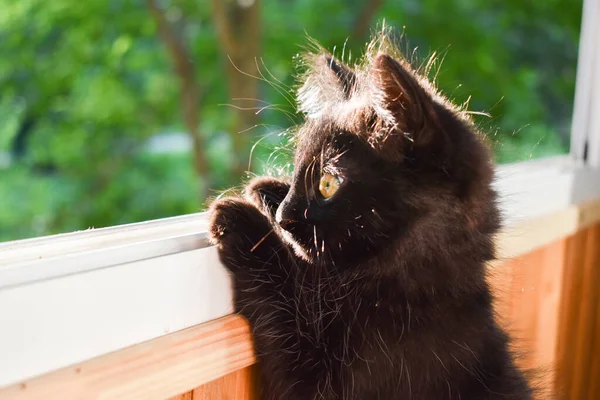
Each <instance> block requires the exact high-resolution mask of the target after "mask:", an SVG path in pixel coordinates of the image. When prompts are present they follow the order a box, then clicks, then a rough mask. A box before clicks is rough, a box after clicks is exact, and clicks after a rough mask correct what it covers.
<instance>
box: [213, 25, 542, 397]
mask: <svg viewBox="0 0 600 400" xmlns="http://www.w3.org/2000/svg"><path fill="white" fill-rule="evenodd" d="M305 60H306V62H307V63H308V68H307V72H306V74H305V75H304V77H303V79H304V84H303V85H302V86H301V88H300V90H299V93H298V102H299V109H300V110H301V111H302V112H304V113H305V115H306V119H305V122H304V123H303V124H302V125H301V126H300V127H299V128H298V132H297V148H296V154H295V168H294V174H293V177H292V178H291V179H289V180H280V179H275V178H257V179H254V180H253V181H251V182H250V183H249V185H248V186H247V187H246V189H245V194H244V197H234V198H226V199H222V200H219V201H217V202H215V203H213V205H212V207H211V222H210V232H211V240H212V242H213V243H214V244H216V245H217V246H218V249H219V254H220V257H221V260H222V262H223V264H224V265H225V266H226V267H227V268H228V269H229V271H231V273H232V276H233V282H234V289H235V302H236V309H237V311H238V312H240V313H241V314H242V315H243V316H245V317H246V318H247V319H248V320H249V321H250V324H251V327H252V333H253V337H254V341H255V348H256V352H257V356H258V359H259V366H260V372H261V382H262V384H261V387H262V392H261V396H262V398H264V399H385V400H388V399H423V400H430V399H457V400H459V399H461V400H476V399H530V398H531V389H530V387H529V385H528V383H527V381H526V380H525V378H524V377H523V375H522V373H521V372H520V371H519V370H518V369H517V368H516V367H515V365H514V362H513V358H512V356H511V354H510V353H509V350H508V338H507V336H506V335H505V334H504V333H503V331H502V330H501V329H500V328H499V327H498V326H497V325H496V323H495V321H494V318H493V312H492V305H491V295H490V290H489V287H488V285H487V284H486V280H485V263H486V262H487V261H489V260H491V259H493V257H494V243H493V236H494V234H495V233H496V232H497V231H498V229H499V226H500V218H499V213H498V210H497V207H496V194H495V193H494V191H493V190H492V189H491V186H490V184H491V181H492V177H493V169H492V164H491V163H490V159H489V154H488V151H487V149H486V147H485V146H484V145H483V144H482V142H481V140H480V139H479V137H478V135H477V132H476V131H475V128H474V126H473V125H472V124H471V123H470V121H469V119H468V117H467V116H466V115H465V114H463V113H462V112H461V111H459V110H458V109H457V108H455V107H454V106H452V105H451V104H450V103H449V102H448V101H446V100H445V99H444V98H443V97H442V96H441V95H440V94H438V93H437V92H435V91H434V89H433V88H432V87H431V85H430V84H429V83H428V82H427V81H426V80H425V79H424V78H423V77H420V76H418V75H417V74H416V73H415V72H414V71H413V70H412V69H411V68H410V66H409V65H408V64H407V63H406V61H404V60H403V59H402V58H401V57H400V56H399V55H398V52H397V51H396V50H394V48H393V46H391V45H390V44H389V43H388V41H387V40H386V38H385V37H378V38H376V39H375V40H374V41H373V43H372V44H371V45H370V46H369V48H368V50H367V55H366V56H365V57H364V61H363V62H362V64H360V65H358V66H354V67H352V68H351V67H348V66H346V65H344V64H343V63H342V62H341V61H339V60H335V59H334V58H333V57H332V56H331V55H329V54H326V53H320V54H309V55H307V57H306V58H305ZM325 173H329V174H332V175H336V176H339V177H340V178H341V181H342V183H341V185H340V187H339V189H338V191H337V192H336V193H335V194H334V195H333V196H331V198H329V199H325V198H323V196H322V195H321V194H320V193H319V181H320V178H321V176H322V175H323V174H325Z"/></svg>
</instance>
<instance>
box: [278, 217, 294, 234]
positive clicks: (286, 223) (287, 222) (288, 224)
mask: <svg viewBox="0 0 600 400" xmlns="http://www.w3.org/2000/svg"><path fill="white" fill-rule="evenodd" d="M296 222H297V221H294V220H293V219H278V220H277V223H278V224H279V226H280V227H282V228H283V229H285V230H286V231H289V230H291V229H292V226H293V225H294V224H295V223H296Z"/></svg>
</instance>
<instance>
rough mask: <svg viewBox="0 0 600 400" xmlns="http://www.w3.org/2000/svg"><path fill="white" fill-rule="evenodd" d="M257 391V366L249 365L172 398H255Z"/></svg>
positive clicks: (253, 399)
mask: <svg viewBox="0 0 600 400" xmlns="http://www.w3.org/2000/svg"><path fill="white" fill-rule="evenodd" d="M257 393H258V392H257V387H256V379H255V368H254V367H247V368H243V369H240V370H237V371H234V372H232V373H230V374H227V375H225V376H223V377H221V378H219V379H215V380H214V381H212V382H208V383H206V384H204V385H202V386H200V387H198V388H196V389H194V390H193V391H190V392H187V393H184V394H182V395H179V396H176V397H173V398H171V399H170V400H255V399H257V398H258V396H256V394H257Z"/></svg>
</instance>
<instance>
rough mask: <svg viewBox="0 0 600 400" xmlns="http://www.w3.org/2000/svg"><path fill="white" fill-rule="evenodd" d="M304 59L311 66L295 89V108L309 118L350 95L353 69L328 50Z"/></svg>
mask: <svg viewBox="0 0 600 400" xmlns="http://www.w3.org/2000/svg"><path fill="white" fill-rule="evenodd" d="M307 62H308V64H309V65H310V68H309V70H308V72H307V74H306V77H305V78H304V84H303V85H302V87H301V88H300V89H299V90H298V109H299V110H300V111H302V112H304V113H305V114H306V115H307V116H308V117H309V118H311V117H316V116H319V115H321V114H323V113H324V112H326V111H327V110H329V109H331V108H332V107H333V106H334V105H336V104H339V103H340V102H343V101H346V100H348V99H349V98H350V97H351V96H352V94H353V92H354V89H355V85H356V75H355V73H354V71H352V69H350V68H349V67H348V66H346V65H344V64H343V63H341V62H340V61H338V60H336V59H335V58H334V57H333V56H332V55H330V54H319V55H314V56H311V57H310V58H308V59H307Z"/></svg>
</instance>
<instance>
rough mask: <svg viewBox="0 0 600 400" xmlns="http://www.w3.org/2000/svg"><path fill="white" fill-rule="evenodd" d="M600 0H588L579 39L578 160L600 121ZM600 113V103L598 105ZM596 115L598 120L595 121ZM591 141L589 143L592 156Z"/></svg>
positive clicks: (574, 140)
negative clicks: (599, 25)
mask: <svg viewBox="0 0 600 400" xmlns="http://www.w3.org/2000/svg"><path fill="white" fill-rule="evenodd" d="M599 2H600V0H584V1H583V11H582V16H581V32H580V39H579V57H578V60H577V81H576V82H577V83H576V87H575V102H574V107H573V123H572V127H571V155H572V156H574V157H575V159H576V160H584V156H585V152H586V149H585V147H586V143H588V137H589V134H590V133H591V132H592V131H591V129H594V127H593V125H596V128H597V127H598V126H597V124H599V123H600V120H598V118H600V115H597V114H598V112H595V111H596V110H594V102H595V103H599V101H600V96H598V92H597V90H596V88H595V86H597V85H596V84H594V81H600V71H598V67H600V59H599V58H600V53H599V52H598V50H599V47H598V45H599V44H600V40H598V39H599V38H598V36H599V34H600V29H599V28H598V24H599V23H600V18H599V16H598V12H600V5H599ZM597 55H598V56H597ZM599 84H600V82H599ZM595 108H596V109H597V110H598V111H599V112H600V104H596V107H595ZM594 114H596V118H595V120H596V121H595V122H594V123H592V120H593V119H594ZM589 151H590V144H588V149H587V152H588V156H589Z"/></svg>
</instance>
